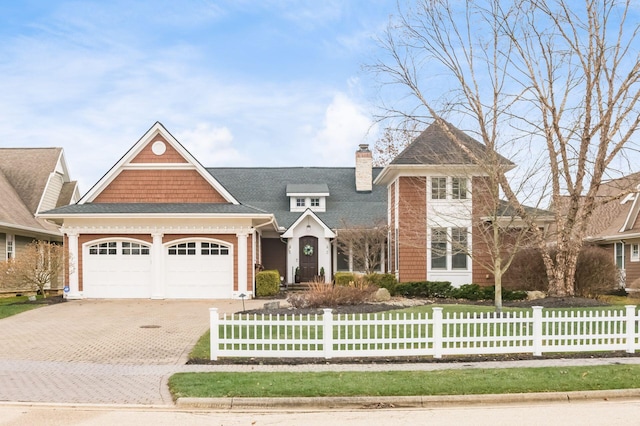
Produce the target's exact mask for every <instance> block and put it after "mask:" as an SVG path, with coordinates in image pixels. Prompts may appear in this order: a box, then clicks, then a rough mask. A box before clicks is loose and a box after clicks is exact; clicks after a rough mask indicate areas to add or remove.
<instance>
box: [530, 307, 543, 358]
mask: <svg viewBox="0 0 640 426" xmlns="http://www.w3.org/2000/svg"><path fill="white" fill-rule="evenodd" d="M532 309H533V356H542V306H533V307H532Z"/></svg>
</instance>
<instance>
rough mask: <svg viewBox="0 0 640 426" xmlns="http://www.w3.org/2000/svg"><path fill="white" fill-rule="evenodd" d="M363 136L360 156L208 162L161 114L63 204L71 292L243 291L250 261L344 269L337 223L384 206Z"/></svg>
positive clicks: (371, 217) (286, 267)
mask: <svg viewBox="0 0 640 426" xmlns="http://www.w3.org/2000/svg"><path fill="white" fill-rule="evenodd" d="M379 172H380V169H374V168H372V159H371V152H370V151H369V150H368V149H367V148H366V146H361V148H360V149H359V150H358V151H357V152H356V167H350V168H347V167H345V168H331V167H284V168H209V169H207V168H205V167H203V166H202V165H201V164H200V163H199V162H198V161H197V160H196V159H195V158H194V157H193V156H192V155H191V154H190V153H189V152H188V151H187V150H186V149H185V148H184V147H183V146H182V145H181V144H180V143H179V142H178V141H177V140H176V139H175V138H174V137H173V136H172V135H171V134H170V133H169V132H168V131H167V130H166V129H165V128H164V127H163V126H162V125H161V124H160V123H156V124H154V125H153V126H152V127H151V129H149V130H148V131H147V132H146V133H145V134H144V135H143V136H142V138H141V139H140V140H138V142H137V143H136V144H135V145H134V146H133V147H132V148H131V149H130V150H129V151H128V152H127V153H126V154H125V155H124V156H123V157H122V158H121V159H120V161H118V163H117V164H115V165H114V166H113V167H112V168H111V169H110V170H109V171H108V172H107V173H106V174H105V175H104V176H103V178H102V179H100V181H99V182H98V183H97V184H96V185H94V186H93V188H91V189H90V190H89V192H87V194H85V195H84V196H83V197H82V198H81V199H80V201H79V202H78V203H77V204H75V205H71V206H66V207H62V208H58V209H55V210H52V211H49V212H45V213H44V214H41V215H40V217H41V218H46V219H50V220H55V221H56V222H57V223H58V224H60V225H61V230H62V232H63V233H64V235H65V244H66V246H67V248H68V251H69V253H70V261H71V262H72V264H71V265H70V268H69V273H68V278H67V279H68V286H69V293H68V294H67V297H68V298H82V297H88V298H237V297H243V295H244V296H248V297H251V296H252V295H253V291H254V288H253V287H254V281H255V273H256V270H257V269H259V268H261V267H264V268H267V269H278V271H279V272H280V274H281V275H282V276H283V277H284V279H285V280H286V281H287V282H293V280H294V274H295V271H296V268H300V275H301V279H302V280H310V279H312V278H314V277H316V276H317V275H319V272H320V270H321V268H324V270H325V274H326V275H325V279H326V280H327V281H329V280H331V273H330V272H332V271H337V270H341V269H348V268H349V265H350V264H351V262H349V260H348V259H349V257H348V253H340V252H339V251H338V249H337V244H335V237H336V233H338V232H339V228H340V227H341V226H342V223H348V224H350V225H366V224H369V223H373V222H374V221H375V220H377V219H380V218H384V217H385V216H386V190H385V189H384V188H382V187H373V186H372V180H373V179H374V178H375V177H376V176H377V174H378V173H379Z"/></svg>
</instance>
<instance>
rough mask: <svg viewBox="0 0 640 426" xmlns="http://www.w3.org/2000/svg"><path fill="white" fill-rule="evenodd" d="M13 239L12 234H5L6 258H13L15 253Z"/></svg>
mask: <svg viewBox="0 0 640 426" xmlns="http://www.w3.org/2000/svg"><path fill="white" fill-rule="evenodd" d="M15 244H16V243H15V239H14V237H13V235H12V234H7V260H9V259H13V258H14V257H15V255H16V253H15V249H16V248H15Z"/></svg>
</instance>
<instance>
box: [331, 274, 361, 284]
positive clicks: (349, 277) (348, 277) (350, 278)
mask: <svg viewBox="0 0 640 426" xmlns="http://www.w3.org/2000/svg"><path fill="white" fill-rule="evenodd" d="M333 279H334V280H335V283H336V285H349V283H352V282H354V281H355V280H356V277H355V275H354V274H353V272H336V273H335V274H334V275H333Z"/></svg>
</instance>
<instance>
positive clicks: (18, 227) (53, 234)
mask: <svg viewBox="0 0 640 426" xmlns="http://www.w3.org/2000/svg"><path fill="white" fill-rule="evenodd" d="M0 228H7V229H11V230H20V231H28V232H33V233H35V234H40V235H47V236H50V237H58V238H61V237H62V233H61V232H55V231H47V230H46V229H43V228H32V227H30V226H21V225H15V224H13V223H7V222H0Z"/></svg>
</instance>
